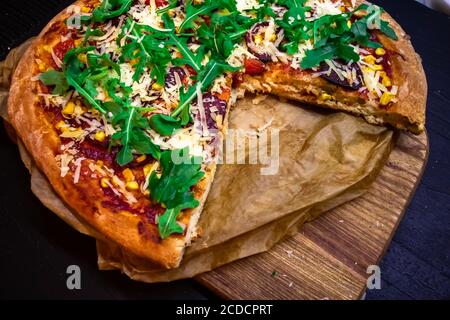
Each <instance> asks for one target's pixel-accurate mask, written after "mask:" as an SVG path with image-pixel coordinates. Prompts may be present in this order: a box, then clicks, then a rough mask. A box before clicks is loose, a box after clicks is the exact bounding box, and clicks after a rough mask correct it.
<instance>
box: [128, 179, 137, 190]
mask: <svg viewBox="0 0 450 320" xmlns="http://www.w3.org/2000/svg"><path fill="white" fill-rule="evenodd" d="M125 187H126V188H127V189H128V190H130V191H133V190H139V184H138V183H137V182H136V181H129V182H127V183H126V185H125Z"/></svg>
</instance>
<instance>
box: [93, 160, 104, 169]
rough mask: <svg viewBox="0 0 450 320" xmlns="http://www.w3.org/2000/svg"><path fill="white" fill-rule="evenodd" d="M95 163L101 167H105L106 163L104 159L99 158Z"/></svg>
mask: <svg viewBox="0 0 450 320" xmlns="http://www.w3.org/2000/svg"><path fill="white" fill-rule="evenodd" d="M95 164H96V165H98V166H99V167H103V164H104V163H103V161H102V160H97V162H96V163H95Z"/></svg>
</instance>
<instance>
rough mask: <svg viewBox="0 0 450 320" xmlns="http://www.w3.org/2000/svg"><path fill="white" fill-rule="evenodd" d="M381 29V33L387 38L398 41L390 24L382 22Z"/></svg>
mask: <svg viewBox="0 0 450 320" xmlns="http://www.w3.org/2000/svg"><path fill="white" fill-rule="evenodd" d="M380 27H381V28H380V31H381V32H383V33H384V34H385V35H386V36H388V37H389V38H391V39H392V40H398V36H397V34H396V33H395V31H394V29H392V28H391V26H390V25H389V22H387V21H384V20H381V25H380Z"/></svg>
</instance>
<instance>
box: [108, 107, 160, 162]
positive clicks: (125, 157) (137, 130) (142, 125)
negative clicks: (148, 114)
mask: <svg viewBox="0 0 450 320" xmlns="http://www.w3.org/2000/svg"><path fill="white" fill-rule="evenodd" d="M109 111H110V112H111V113H113V115H114V116H113V119H112V123H113V125H119V126H120V127H121V130H120V131H117V132H116V133H114V134H113V136H112V137H111V138H112V139H113V144H114V143H116V144H117V142H120V145H121V146H122V147H121V149H120V151H119V153H118V154H117V158H116V161H117V163H118V164H119V165H121V166H124V165H126V164H128V163H130V162H131V161H133V151H136V152H137V153H139V154H150V155H152V157H153V158H155V159H159V158H160V155H161V151H160V149H159V147H158V146H156V145H155V144H153V142H152V141H151V140H150V137H149V136H147V135H146V134H145V133H144V130H146V129H149V128H150V125H149V123H148V121H147V119H146V118H145V117H143V116H142V113H141V112H140V110H139V108H136V107H126V106H121V107H118V108H117V107H116V108H114V106H113V108H110V110H109ZM114 112H115V114H114Z"/></svg>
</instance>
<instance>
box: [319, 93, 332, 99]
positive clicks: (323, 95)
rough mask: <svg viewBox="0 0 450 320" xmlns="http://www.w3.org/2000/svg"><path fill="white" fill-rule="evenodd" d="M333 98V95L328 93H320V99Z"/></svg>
mask: <svg viewBox="0 0 450 320" xmlns="http://www.w3.org/2000/svg"><path fill="white" fill-rule="evenodd" d="M331 98H332V97H331V95H329V94H328V93H325V92H322V93H321V94H320V99H321V100H324V101H327V100H331Z"/></svg>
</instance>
